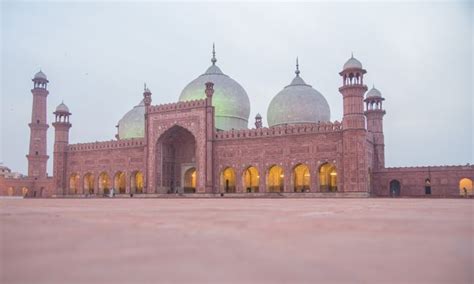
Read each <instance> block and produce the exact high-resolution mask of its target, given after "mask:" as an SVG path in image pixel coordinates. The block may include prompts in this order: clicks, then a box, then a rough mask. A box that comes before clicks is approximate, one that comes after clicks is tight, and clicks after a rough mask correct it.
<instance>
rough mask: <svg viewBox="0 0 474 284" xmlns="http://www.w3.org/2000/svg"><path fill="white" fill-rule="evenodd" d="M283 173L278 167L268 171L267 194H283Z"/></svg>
mask: <svg viewBox="0 0 474 284" xmlns="http://www.w3.org/2000/svg"><path fill="white" fill-rule="evenodd" d="M284 177H285V175H284V173H283V168H282V167H280V166H273V167H271V168H270V170H269V171H268V177H267V190H268V192H283V191H284Z"/></svg>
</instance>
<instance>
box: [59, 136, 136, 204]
mask: <svg viewBox="0 0 474 284" xmlns="http://www.w3.org/2000/svg"><path fill="white" fill-rule="evenodd" d="M144 157H145V143H144V140H143V139H125V140H115V141H105V142H93V143H80V144H70V145H69V146H68V151H67V166H66V167H67V168H66V181H69V179H70V177H71V176H75V175H78V176H79V182H78V184H77V191H76V192H75V193H73V192H71V191H70V184H69V182H66V184H67V186H66V188H62V189H58V191H57V194H58V195H68V194H85V193H86V192H84V187H85V186H84V177H85V176H86V175H89V174H90V175H91V176H92V177H93V180H94V193H95V194H103V192H101V191H100V190H99V189H100V186H99V176H100V175H101V174H103V173H105V174H107V175H108V176H109V178H110V179H111V183H112V187H114V184H113V183H114V182H113V181H114V177H115V175H116V174H117V173H124V174H125V183H126V192H127V193H129V192H130V187H131V179H132V177H133V176H134V174H135V173H137V172H141V173H145V159H144Z"/></svg>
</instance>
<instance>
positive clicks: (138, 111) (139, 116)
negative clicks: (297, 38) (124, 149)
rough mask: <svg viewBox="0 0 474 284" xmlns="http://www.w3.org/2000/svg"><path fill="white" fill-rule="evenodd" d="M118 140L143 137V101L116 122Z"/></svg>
mask: <svg viewBox="0 0 474 284" xmlns="http://www.w3.org/2000/svg"><path fill="white" fill-rule="evenodd" d="M117 127H118V139H130V138H143V137H145V103H144V102H143V100H142V101H141V102H140V103H139V104H138V105H136V106H134V107H133V108H132V109H131V110H130V111H129V112H127V113H126V114H125V115H124V116H123V117H122V119H120V120H119V122H118V125H117Z"/></svg>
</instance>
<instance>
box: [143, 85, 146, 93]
mask: <svg viewBox="0 0 474 284" xmlns="http://www.w3.org/2000/svg"><path fill="white" fill-rule="evenodd" d="M143 90H144V91H146V83H143Z"/></svg>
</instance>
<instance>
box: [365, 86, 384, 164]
mask: <svg viewBox="0 0 474 284" xmlns="http://www.w3.org/2000/svg"><path fill="white" fill-rule="evenodd" d="M384 100H385V99H384V98H383V97H382V93H380V91H379V90H377V89H376V88H375V86H373V87H372V89H370V91H368V92H367V95H366V96H365V100H364V102H365V116H366V117H367V131H369V132H371V133H372V134H373V137H374V164H373V165H374V170H375V169H381V168H384V167H385V142H384V136H383V116H384V115H385V110H384V109H383V107H382V102H383V101H384Z"/></svg>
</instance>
